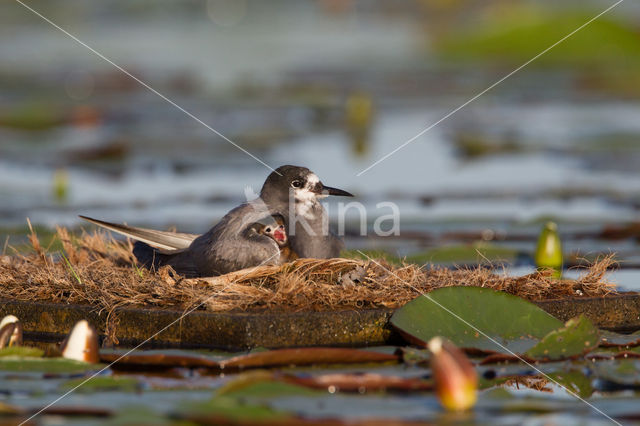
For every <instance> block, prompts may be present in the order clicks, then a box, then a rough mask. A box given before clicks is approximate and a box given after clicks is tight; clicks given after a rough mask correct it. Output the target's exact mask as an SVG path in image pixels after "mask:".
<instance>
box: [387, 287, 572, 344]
mask: <svg viewBox="0 0 640 426" xmlns="http://www.w3.org/2000/svg"><path fill="white" fill-rule="evenodd" d="M391 324H392V325H393V326H394V327H395V328H396V329H397V330H398V331H400V333H401V334H402V335H403V336H405V337H406V338H407V339H408V340H409V341H410V342H412V343H414V344H418V345H421V346H424V345H425V344H426V342H427V341H428V340H429V339H431V338H433V337H435V336H442V337H445V338H447V339H449V340H451V341H452V342H453V343H454V344H456V345H457V346H459V347H462V348H465V349H477V350H480V351H483V352H486V353H510V351H511V352H515V353H524V352H526V351H527V350H529V349H531V348H532V347H533V346H535V345H536V344H537V343H538V341H539V340H540V339H542V338H543V337H545V336H546V335H547V334H548V333H550V332H552V331H553V330H556V329H558V328H560V327H562V326H563V324H562V322H561V321H560V320H558V319H557V318H554V317H553V316H551V315H549V314H548V313H546V312H545V311H543V310H542V309H540V308H538V307H537V306H536V305H534V304H532V303H530V302H527V301H526V300H524V299H521V298H519V297H516V296H513V295H510V294H507V293H504V292H500V291H494V290H489V289H485V288H480V287H445V288H440V289H437V290H434V291H432V292H430V293H428V294H426V295H422V296H419V297H417V298H416V299H414V300H412V301H411V302H409V303H407V304H406V305H405V306H403V307H402V308H400V309H398V310H397V311H396V312H395V313H394V314H393V316H392V317H391Z"/></svg>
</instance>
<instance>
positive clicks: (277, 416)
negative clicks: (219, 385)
mask: <svg viewBox="0 0 640 426" xmlns="http://www.w3.org/2000/svg"><path fill="white" fill-rule="evenodd" d="M172 417H175V418H178V419H183V420H188V421H193V422H196V423H204V424H221V423H230V422H238V423H240V422H247V423H250V422H264V424H269V422H281V421H286V420H289V419H291V418H292V416H291V415H290V414H288V413H286V412H281V411H276V410H273V409H271V408H269V407H267V406H264V405H261V404H252V403H248V402H246V401H241V400H240V398H235V397H230V396H219V397H216V398H213V399H212V400H210V401H206V402H196V403H186V404H183V405H182V407H181V408H180V411H178V412H176V413H173V415H172Z"/></svg>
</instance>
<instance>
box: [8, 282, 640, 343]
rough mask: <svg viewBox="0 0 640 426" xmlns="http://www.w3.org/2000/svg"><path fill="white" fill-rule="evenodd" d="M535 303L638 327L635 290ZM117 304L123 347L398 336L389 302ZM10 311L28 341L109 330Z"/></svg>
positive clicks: (43, 311) (67, 314)
mask: <svg viewBox="0 0 640 426" xmlns="http://www.w3.org/2000/svg"><path fill="white" fill-rule="evenodd" d="M536 304H537V305H538V306H540V307H541V308H542V309H544V310H545V311H547V312H549V313H550V314H552V315H554V316H555V317H557V318H559V319H561V320H563V321H566V320H568V319H569V318H572V317H574V316H577V315H579V314H585V315H586V316H587V317H588V318H590V319H591V320H592V321H593V322H594V323H595V324H597V325H598V326H599V327H600V328H604V329H608V330H615V331H620V332H631V331H634V330H640V295H639V294H638V293H624V294H620V295H615V296H607V297H593V298H576V299H557V300H546V301H540V302H536ZM116 312H117V321H118V323H117V327H116V333H115V334H116V336H117V338H118V340H119V344H118V346H120V347H133V346H136V345H139V344H141V343H142V344H143V345H142V347H144V348H154V347H155V348H158V347H173V348H177V347H179V348H213V349H224V350H242V349H248V348H254V347H265V348H283V347H294V346H298V347H300V346H350V347H358V346H372V345H385V344H394V343H398V342H399V338H398V336H396V335H395V334H394V333H393V331H392V329H391V327H390V326H389V318H390V317H391V315H392V314H393V310H392V309H370V310H359V311H338V312H297V313H290V312H289V313H286V312H284V313H278V312H274V311H267V312H252V313H211V312H205V311H194V312H192V313H190V314H188V315H186V316H184V317H182V316H183V314H184V312H179V311H170V310H162V309H132V308H121V309H118V310H117V311H116ZM8 314H13V315H15V316H17V317H18V318H20V320H21V321H22V323H23V325H24V332H25V340H26V341H27V342H40V343H43V342H51V343H54V342H60V341H61V340H62V339H63V338H64V337H65V335H66V334H67V333H68V332H69V330H71V327H72V326H73V325H74V324H75V322H76V321H78V320H80V319H86V320H88V321H89V322H90V323H91V324H92V325H93V326H94V327H95V328H96V329H97V330H98V331H99V332H100V334H101V336H102V338H104V337H105V326H106V322H107V321H106V320H107V313H106V312H103V313H98V312H96V311H95V309H94V308H93V307H91V306H84V305H64V304H53V303H34V302H22V301H12V300H3V301H0V318H1V317H2V316H4V315H8ZM181 317H182V318H181ZM158 332H160V333H158ZM156 333H158V335H157V336H155V334H156Z"/></svg>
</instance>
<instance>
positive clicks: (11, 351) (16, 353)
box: [0, 346, 44, 358]
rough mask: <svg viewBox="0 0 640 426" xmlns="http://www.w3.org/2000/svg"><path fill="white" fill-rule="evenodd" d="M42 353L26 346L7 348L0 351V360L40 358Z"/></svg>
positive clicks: (40, 350)
mask: <svg viewBox="0 0 640 426" xmlns="http://www.w3.org/2000/svg"><path fill="white" fill-rule="evenodd" d="M42 355H44V351H43V350H42V349H38V348H30V347H28V346H9V347H8V348H2V349H0V358H4V357H29V358H41V357H42Z"/></svg>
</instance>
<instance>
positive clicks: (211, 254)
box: [188, 203, 280, 275]
mask: <svg viewBox="0 0 640 426" xmlns="http://www.w3.org/2000/svg"><path fill="white" fill-rule="evenodd" d="M268 214H269V212H268V211H266V212H265V210H264V209H263V208H262V206H259V205H255V204H252V203H246V204H242V205H240V206H238V207H236V208H234V209H233V210H231V211H230V212H229V213H227V214H226V215H225V216H224V217H223V218H222V219H221V220H220V222H218V224H217V225H216V226H214V227H213V228H211V230H210V231H209V232H207V233H206V234H203V235H202V236H200V237H198V238H196V239H195V240H194V241H193V244H191V246H190V247H189V250H188V252H190V253H191V255H192V257H193V258H194V260H195V262H196V265H197V267H198V270H199V271H200V274H201V275H222V274H226V273H228V272H233V271H237V270H239V269H244V268H249V267H252V266H258V265H275V264H278V262H279V258H280V247H278V244H277V243H276V242H275V241H274V240H273V239H271V238H269V237H268V236H266V235H254V236H253V237H250V238H249V237H247V235H246V232H245V231H246V229H247V227H248V226H250V225H251V224H252V223H255V222H258V221H260V220H261V219H263V218H264V217H265V215H268Z"/></svg>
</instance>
